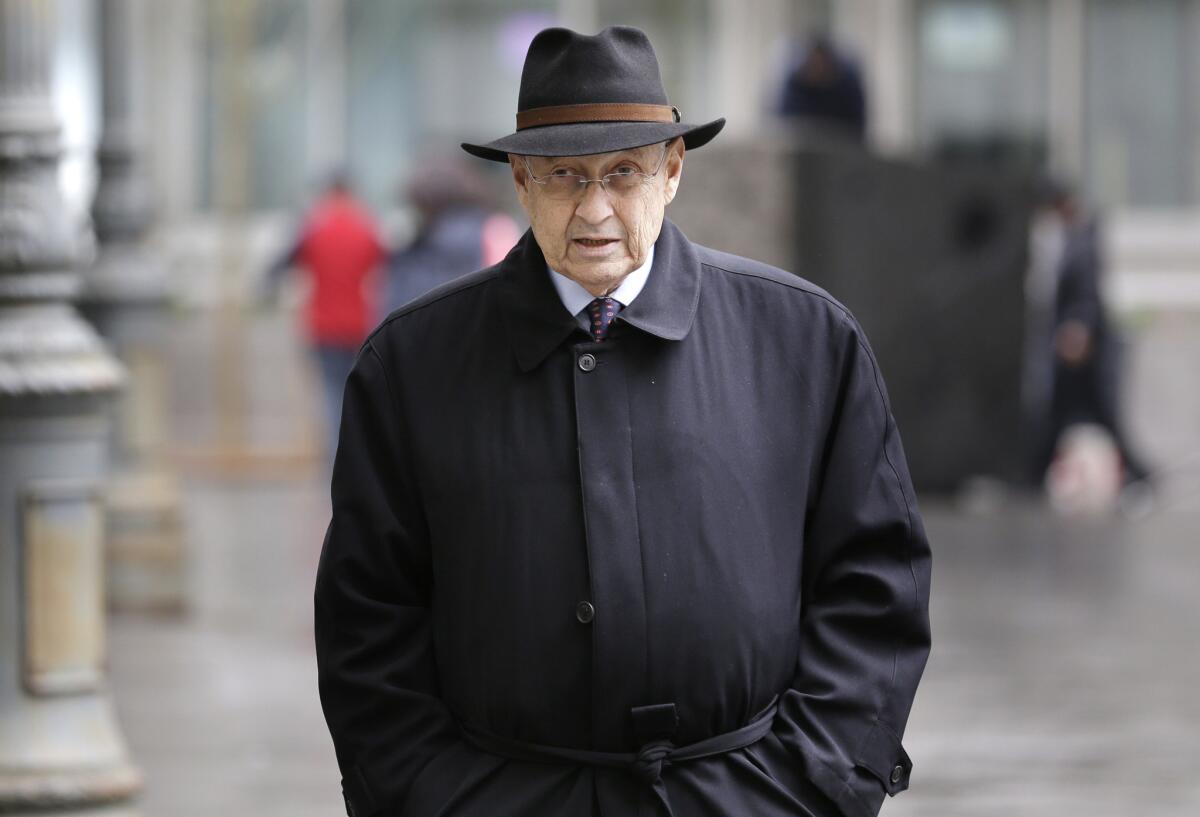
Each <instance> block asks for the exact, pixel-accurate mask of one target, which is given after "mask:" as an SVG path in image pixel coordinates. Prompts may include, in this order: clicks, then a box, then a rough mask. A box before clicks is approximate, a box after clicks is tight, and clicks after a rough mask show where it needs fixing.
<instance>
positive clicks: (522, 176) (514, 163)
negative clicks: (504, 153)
mask: <svg viewBox="0 0 1200 817" xmlns="http://www.w3.org/2000/svg"><path fill="white" fill-rule="evenodd" d="M508 166H509V168H511V170H512V178H513V185H514V186H515V187H516V188H517V199H518V200H519V201H520V202H521V206H522V207H523V208H525V210H526V212H528V210H529V204H528V197H529V188H528V185H527V182H528V180H529V172H528V170H527V169H526V168H525V163H524V162H522V161H521V157H520V156H517V155H516V154H515V153H510V154H508Z"/></svg>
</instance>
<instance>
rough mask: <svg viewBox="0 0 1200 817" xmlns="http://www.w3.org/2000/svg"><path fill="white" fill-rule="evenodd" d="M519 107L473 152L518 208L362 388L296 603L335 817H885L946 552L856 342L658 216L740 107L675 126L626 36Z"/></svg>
mask: <svg viewBox="0 0 1200 817" xmlns="http://www.w3.org/2000/svg"><path fill="white" fill-rule="evenodd" d="M517 109H518V114H517V128H518V129H517V131H516V132H515V133H513V134H510V135H508V136H505V137H503V138H501V139H498V140H496V141H493V142H490V143H488V144H484V145H477V144H466V145H463V147H464V148H465V149H466V150H467V151H468V152H470V153H472V154H474V155H476V156H479V157H482V158H484V159H489V160H492V161H497V162H507V163H509V165H510V167H511V172H512V178H513V184H514V187H515V189H516V193H517V197H518V199H519V201H520V202H521V205H522V207H523V208H524V210H525V211H526V213H527V214H528V215H529V218H530V223H531V225H532V227H531V229H530V230H529V231H528V232H527V233H526V234H525V235H524V236H523V237H522V238H521V240H520V242H519V243H518V244H517V246H516V247H515V248H514V249H513V250H512V252H511V253H509V255H508V256H507V257H506V258H505V259H504V260H503V261H502V262H501V263H499V264H497V265H495V266H493V267H490V268H488V269H485V270H482V271H480V272H477V273H474V274H471V275H468V276H465V277H463V278H459V279H457V280H456V281H454V282H453V283H451V284H448V285H446V286H442V287H440V288H439V289H437V290H435V291H433V292H431V293H429V294H427V295H425V296H423V297H421V298H418V299H417V300H416V301H413V302H412V303H410V304H408V305H407V306H405V307H403V308H402V309H400V310H398V311H396V312H393V313H392V314H391V315H390V316H389V317H388V318H387V319H386V320H385V321H384V323H383V324H382V325H381V326H380V328H379V329H378V330H377V331H376V332H374V333H373V334H372V335H371V337H370V338H369V339H368V340H367V342H366V343H365V344H364V346H363V348H362V350H361V352H360V353H359V357H358V360H357V362H356V363H355V368H354V371H353V372H352V374H351V375H350V379H349V381H348V383H347V387H346V411H345V418H344V422H343V425H342V442H341V447H340V448H339V450H338V455H337V461H336V463H335V465H334V471H333V518H332V521H331V523H330V526H329V530H328V533H327V535H326V538H325V544H324V549H323V552H322V555H321V562H320V567H319V569H318V574H317V582H316V593H315V601H316V646H317V661H318V666H319V679H320V693H321V701H322V705H323V707H324V711H325V717H326V720H327V722H328V724H329V729H330V733H331V735H332V737H333V743H334V748H335V750H336V753H337V758H338V765H339V766H340V768H341V772H342V786H343V793H344V795H345V798H346V803H347V811H348V813H350V814H352V815H358V817H369V815H374V814H379V815H397V816H402V817H432V816H433V815H444V816H445V817H501V816H502V815H503V816H504V817H509V816H510V815H511V816H512V817H515V816H516V815H520V816H521V817H559V816H560V815H561V817H601V816H603V817H630V815H646V816H649V815H656V817H668V816H669V815H676V816H677V817H729V816H730V815H737V817H809V816H810V815H815V817H874V815H875V814H876V813H877V812H878V810H879V808H880V805H881V803H882V801H883V799H884V796H885V795H888V794H896V793H898V792H900V791H902V790H903V789H905V788H906V787H907V786H908V781H909V775H910V772H911V768H912V765H911V762H910V761H909V758H908V756H907V754H906V753H905V751H904V748H903V747H902V745H901V736H902V734H903V732H904V726H905V722H906V720H907V718H908V713H909V708H910V706H911V704H912V700H913V695H914V693H915V691H916V686H917V682H918V680H919V678H920V676H921V673H922V670H923V667H924V664H925V659H926V656H927V654H928V650H929V622H928V612H927V607H928V594H929V576H930V573H929V571H930V551H929V545H928V542H927V540H926V537H925V533H924V530H923V527H922V524H921V518H920V515H919V514H918V512H917V506H916V499H915V497H914V496H913V490H912V484H911V481H910V479H909V476H908V470H907V467H906V465H905V458H904V452H903V450H902V447H901V445H900V437H899V432H898V431H897V429H896V424H895V421H894V420H893V418H892V414H891V411H890V409H889V405H888V399H887V395H886V391H885V390H884V387H883V382H882V379H881V377H880V374H879V367H878V365H877V364H876V362H875V357H874V355H873V354H872V352H871V349H870V346H869V345H868V343H867V340H866V338H865V337H864V335H863V332H862V329H861V327H860V326H859V325H858V323H857V322H856V321H855V320H854V318H853V316H851V315H850V313H849V312H847V310H846V309H845V308H844V307H843V306H842V305H841V304H839V303H838V302H837V301H835V300H834V299H833V298H832V297H830V296H829V294H828V293H826V292H824V291H823V290H821V289H819V288H817V287H815V286H813V285H811V284H809V283H807V282H806V281H804V280H802V279H800V278H798V277H796V276H793V275H791V274H790V273H787V272H784V271H782V270H778V269H775V268H772V267H769V266H767V265H765V264H760V263H757V262H755V261H752V260H749V259H746V258H739V257H737V256H733V255H727V254H724V253H720V252H717V251H715V250H711V249H708V248H706V247H703V246H700V245H699V244H695V243H693V242H691V241H690V240H688V238H687V237H686V236H684V234H683V233H682V232H681V231H680V230H679V228H678V227H676V226H675V225H674V224H672V223H671V222H670V221H669V220H666V219H665V208H666V206H667V205H668V204H669V203H670V202H671V200H672V199H673V198H674V197H675V195H676V192H677V191H678V189H679V184H680V180H681V177H682V170H683V161H684V155H685V152H686V151H687V150H694V149H697V148H700V147H701V146H703V145H705V144H706V143H707V142H708V141H709V140H711V139H712V138H713V137H715V136H716V135H717V133H718V132H719V131H720V130H721V128H722V127H723V125H724V120H723V119H717V120H714V121H712V122H708V123H707V124H703V125H694V124H685V123H683V122H681V116H680V114H679V112H678V110H677V109H675V108H673V107H672V106H671V105H670V103H669V102H668V101H667V97H666V93H665V91H664V89H663V86H662V81H661V79H660V78H659V70H658V63H657V60H656V58H655V55H654V51H653V49H652V47H651V45H650V42H649V40H648V39H647V38H646V36H645V35H644V34H643V33H642V32H640V31H638V30H637V29H633V28H625V27H614V28H608V29H605V30H604V31H602V32H600V33H599V34H598V35H595V36H583V35H580V34H577V33H575V32H573V31H569V30H566V29H561V28H552V29H547V30H545V31H542V32H540V33H539V34H538V35H537V36H536V37H535V38H534V39H533V42H532V43H531V45H530V47H529V52H528V55H527V57H526V61H525V68H524V71H523V74H522V78H521V89H520V95H519V101H518V105H517ZM779 172H786V168H785V167H780V168H779ZM710 195H714V196H717V197H718V198H716V199H715V200H714V202H713V205H714V206H717V207H726V208H728V207H730V206H731V203H730V202H727V201H722V200H720V199H719V193H713V194H710ZM731 217H735V214H734V213H732V212H731Z"/></svg>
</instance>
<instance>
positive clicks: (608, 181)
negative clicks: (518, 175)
mask: <svg viewBox="0 0 1200 817" xmlns="http://www.w3.org/2000/svg"><path fill="white" fill-rule="evenodd" d="M666 160H667V146H666V145H663V152H662V156H661V157H659V160H658V165H657V166H656V167H655V168H654V172H653V173H643V172H642V171H640V170H638V169H637V166H636V165H634V164H633V163H632V162H628V161H627V162H622V163H621V164H620V165H619V166H618V167H617V169H616V170H614V171H613V172H612V173H606V174H605V175H604V176H602V177H601V178H599V179H589V178H587V177H586V176H580V175H579V174H577V173H571V172H569V171H567V170H566V169H565V168H563V169H559V170H554V171H552V172H551V173H549V174H548V175H546V176H535V175H534V174H533V168H531V167H530V166H529V159H528V158H527V157H525V156H522V157H521V161H523V162H525V170H526V171H528V173H529V178H530V179H532V180H533V181H534V182H536V183H537V184H539V185H541V187H542V192H543V193H544V194H545V195H546V198H548V199H573V198H575V197H576V196H582V195H583V192H584V191H585V190H587V186H588V185H589V184H591V183H592V182H599V183H600V186H601V187H603V188H604V189H605V190H606V191H608V193H609V194H610V195H612V196H617V197H619V198H625V197H628V196H632V195H634V194H635V193H637V192H638V191H639V190H641V189H642V187H643V186H644V185H645V184H646V182H648V181H650V180H651V179H653V178H654V177H655V176H657V175H658V171H660V170H662V166H663V163H664V162H666Z"/></svg>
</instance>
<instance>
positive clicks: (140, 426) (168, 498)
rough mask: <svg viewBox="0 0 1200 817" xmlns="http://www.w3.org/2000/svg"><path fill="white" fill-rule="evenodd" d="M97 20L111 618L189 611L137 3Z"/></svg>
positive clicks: (99, 286) (109, 9) (93, 304)
mask: <svg viewBox="0 0 1200 817" xmlns="http://www.w3.org/2000/svg"><path fill="white" fill-rule="evenodd" d="M99 11H100V19H99V24H100V25H99V28H100V35H101V36H100V55H101V75H102V80H103V86H102V87H103V92H102V96H103V105H102V110H103V124H102V136H101V140H100V146H99V150H98V151H97V162H98V164H99V168H100V175H99V184H98V186H97V190H96V200H95V203H94V204H93V208H92V219H93V222H94V224H95V229H96V237H97V239H98V240H99V242H100V247H99V253H98V255H97V257H96V263H95V265H94V266H93V267H92V269H91V270H89V272H88V273H87V275H86V276H85V280H84V292H83V297H82V301H81V304H80V306H81V308H82V309H83V313H84V315H85V316H86V317H87V318H88V319H89V320H91V321H92V322H93V323H94V324H95V325H96V327H97V328H98V329H99V330H100V332H101V333H102V334H103V335H104V336H105V337H106V338H108V339H109V341H111V343H112V345H113V347H114V349H115V351H116V352H117V354H118V355H119V356H120V358H121V361H122V362H123V363H124V364H125V366H126V368H127V369H128V371H129V374H130V381H129V388H128V389H127V390H126V391H125V393H124V394H123V396H122V399H121V400H120V401H119V402H118V404H117V407H116V408H117V411H116V417H115V419H116V422H115V424H114V439H113V443H114V445H113V454H114V460H115V462H116V469H115V473H114V475H113V479H112V481H111V483H110V486H109V504H108V522H107V525H108V534H107V549H108V600H109V604H110V606H111V607H113V608H115V609H126V610H153V611H168V612H175V611H179V610H182V609H183V607H184V606H185V588H184V585H185V581H184V575H185V559H184V550H183V534H182V526H181V522H180V519H181V513H180V500H179V489H178V487H177V484H176V480H175V477H174V474H173V473H171V470H170V468H169V467H168V464H167V462H166V457H165V454H166V452H165V448H166V444H167V429H166V425H167V422H166V417H167V409H166V401H167V394H166V385H167V375H166V372H167V363H166V360H165V359H164V354H163V347H164V343H165V340H166V337H167V333H168V330H169V320H170V315H169V314H168V308H169V300H168V299H169V295H170V292H169V289H168V279H167V270H166V267H165V264H164V263H163V261H162V259H160V258H159V257H158V256H157V255H155V254H154V252H153V251H152V250H151V249H150V248H149V247H148V246H147V244H146V241H145V239H146V237H147V233H148V232H149V229H150V226H151V221H152V216H151V211H152V207H153V204H152V199H153V196H152V193H151V187H150V180H149V177H148V174H147V172H146V168H145V164H144V161H143V144H142V141H143V139H142V133H143V131H142V128H141V122H140V117H139V115H138V113H139V111H138V108H139V103H140V101H141V96H142V95H141V94H140V93H138V86H137V82H138V80H139V79H141V78H142V77H143V76H144V74H143V72H142V70H141V69H142V66H141V63H140V58H141V56H142V55H141V50H142V44H143V39H142V37H141V32H140V30H139V29H138V28H137V23H138V22H140V17H141V15H140V14H138V13H137V12H138V11H139V9H138V7H137V6H136V4H135V3H134V0H101V2H100V4H99Z"/></svg>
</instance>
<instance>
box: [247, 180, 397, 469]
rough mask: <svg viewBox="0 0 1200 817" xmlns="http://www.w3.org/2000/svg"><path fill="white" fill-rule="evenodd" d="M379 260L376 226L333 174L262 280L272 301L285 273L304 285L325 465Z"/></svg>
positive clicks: (370, 322)
mask: <svg viewBox="0 0 1200 817" xmlns="http://www.w3.org/2000/svg"><path fill="white" fill-rule="evenodd" d="M384 256H385V250H384V246H383V243H382V242H381V240H380V237H379V232H378V230H377V228H376V226H375V223H374V220H373V219H372V218H371V215H370V214H369V213H368V212H367V209H366V208H365V207H364V206H363V205H362V204H361V203H359V201H358V200H357V199H356V198H355V197H354V194H353V192H352V190H351V188H350V183H349V179H348V178H347V176H346V174H345V173H344V172H341V171H339V172H337V173H334V174H333V176H332V177H331V178H330V181H329V184H328V186H327V187H326V188H325V191H324V193H323V194H322V195H321V196H320V198H319V199H318V200H317V201H316V203H315V204H314V205H313V207H312V208H311V210H310V211H309V213H308V215H307V216H306V217H305V220H304V222H303V226H302V227H301V228H300V230H299V232H298V234H297V235H296V237H295V239H294V240H293V241H292V243H291V245H290V246H289V247H288V249H287V251H286V252H284V253H283V254H282V255H281V256H280V257H279V258H278V260H276V261H275V263H274V264H272V265H271V267H270V269H269V270H268V273H267V278H266V288H267V294H268V295H272V296H273V295H274V293H275V292H277V291H278V289H279V285H280V283H281V282H282V280H283V278H284V276H285V274H286V273H287V272H288V271H289V270H293V269H296V270H300V271H301V272H303V274H304V275H305V276H306V278H307V279H308V280H307V283H308V285H309V291H308V295H307V302H306V304H305V307H304V312H303V314H304V327H305V333H306V334H307V336H308V342H309V344H310V346H311V347H312V350H313V354H314V356H315V358H316V361H317V365H318V368H319V369H320V375H321V386H322V391H323V395H324V403H325V424H326V456H327V458H328V460H329V461H332V459H333V453H334V451H335V450H336V449H337V438H338V423H339V422H340V419H341V415H342V390H343V388H344V387H345V384H346V376H347V375H348V374H349V373H350V369H351V368H352V367H353V365H354V356H355V354H356V353H357V352H358V348H359V346H361V345H362V342H363V340H365V339H366V337H367V332H368V331H369V330H370V329H371V327H373V326H374V325H375V323H376V322H377V321H378V303H377V302H378V296H377V294H376V291H375V290H376V287H377V281H376V280H375V274H376V271H377V269H378V268H379V266H380V265H381V263H382V262H383V260H384Z"/></svg>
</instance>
